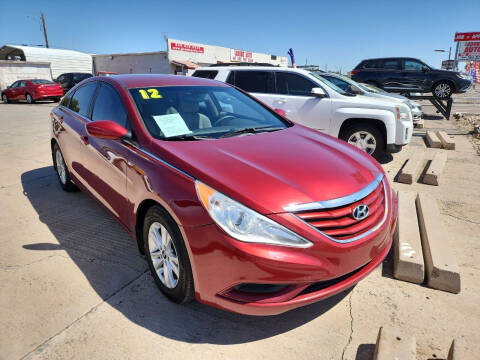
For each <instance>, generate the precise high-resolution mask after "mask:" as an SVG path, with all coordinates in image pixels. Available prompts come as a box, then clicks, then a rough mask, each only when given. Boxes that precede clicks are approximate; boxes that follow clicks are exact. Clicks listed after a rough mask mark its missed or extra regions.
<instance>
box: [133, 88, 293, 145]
mask: <svg viewBox="0 0 480 360" xmlns="http://www.w3.org/2000/svg"><path fill="white" fill-rule="evenodd" d="M130 94H131V95H132V97H133V99H134V101H135V103H136V105H137V108H138V110H139V112H140V114H141V116H142V119H143V123H144V125H145V127H146V129H147V130H148V132H149V133H150V134H151V135H152V136H153V137H154V138H156V139H161V140H208V139H215V138H220V137H228V136H241V135H245V134H253V133H259V132H267V131H276V130H281V129H284V128H286V127H289V126H291V124H290V123H289V122H287V121H286V120H283V119H282V118H281V117H280V116H279V115H277V114H276V113H275V112H273V111H271V110H269V109H267V108H265V107H264V106H262V105H260V104H259V103H258V102H256V101H255V100H253V99H252V98H250V97H249V96H247V95H245V94H243V93H242V92H240V91H238V90H236V89H234V88H231V87H220V86H165V87H149V88H135V89H130Z"/></svg>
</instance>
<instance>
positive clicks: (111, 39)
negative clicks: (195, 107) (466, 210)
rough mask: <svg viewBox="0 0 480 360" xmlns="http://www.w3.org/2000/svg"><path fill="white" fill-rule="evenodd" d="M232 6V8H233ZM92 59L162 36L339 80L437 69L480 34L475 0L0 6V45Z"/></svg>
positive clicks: (25, 0)
mask: <svg viewBox="0 0 480 360" xmlns="http://www.w3.org/2000/svg"><path fill="white" fill-rule="evenodd" d="M233 4H234V5H233ZM40 10H42V11H43V12H44V13H45V17H46V22H47V30H48V39H49V43H50V47H55V48H65V49H74V50H80V51H85V52H91V53H98V54H102V53H103V54H105V53H122V52H143V51H158V50H165V48H166V45H165V41H164V39H163V36H164V35H166V36H168V37H171V38H176V39H182V40H189V41H194V42H200V43H205V44H212V45H222V46H227V47H233V48H237V49H244V50H250V51H255V52H265V53H268V54H276V55H282V56H287V55H286V52H287V50H288V48H290V47H292V48H293V49H294V51H295V57H296V62H297V64H304V63H305V60H306V59H308V62H309V63H311V64H318V65H320V66H321V67H322V68H324V67H325V64H327V65H328V69H329V70H330V69H332V70H338V69H339V68H340V67H341V68H342V70H343V72H345V71H349V70H351V69H352V68H353V67H354V66H355V65H356V64H357V63H358V62H359V61H360V60H362V59H364V58H369V57H379V56H412V57H418V58H420V59H423V60H424V61H426V62H427V63H429V64H431V65H433V66H436V67H439V66H440V63H441V60H443V59H446V57H447V56H448V54H441V53H435V52H433V50H434V49H447V50H448V47H449V46H452V57H453V53H454V42H453V36H454V33H455V32H456V31H459V32H460V31H480V18H479V15H480V0H464V1H456V2H455V1H451V0H449V1H447V0H438V1H430V0H417V1H410V0H404V1H388V0H383V1H382V0H379V1H351V0H344V1H319V0H316V1H292V0H289V1H283V0H278V1H259V0H256V1H252V0H243V1H236V2H233V1H228V0H227V1H219V0H216V1H209V0H199V1H158V0H157V1H138V0H137V1H124V0H118V1H112V2H108V4H107V2H105V1H101V0H97V1H90V0H81V1H54V0H51V1H32V0H22V1H19V0H17V1H5V0H3V1H1V3H0V46H1V45H3V44H28V45H37V44H43V43H44V41H43V33H42V31H41V27H40V20H39V15H40Z"/></svg>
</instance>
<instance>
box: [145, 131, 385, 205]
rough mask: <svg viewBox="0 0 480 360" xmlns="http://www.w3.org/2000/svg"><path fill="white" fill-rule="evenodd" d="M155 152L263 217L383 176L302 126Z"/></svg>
mask: <svg viewBox="0 0 480 360" xmlns="http://www.w3.org/2000/svg"><path fill="white" fill-rule="evenodd" d="M152 150H153V151H154V153H155V154H156V155H158V156H159V157H161V158H162V159H164V160H166V161H167V162H169V163H170V164H172V165H173V166H175V167H177V168H178V169H180V170H182V171H184V172H186V173H187V174H189V175H191V176H192V177H194V178H195V179H198V180H200V181H202V182H204V183H206V184H207V185H209V186H211V187H213V188H214V189H216V190H218V191H220V192H222V193H224V194H226V195H227V196H230V197H231V198H233V199H235V200H237V201H239V202H241V203H242V204H244V205H246V206H248V207H250V208H252V209H254V210H256V211H258V212H260V213H262V214H271V213H280V212H284V208H285V207H286V206H288V205H292V204H302V203H309V202H313V201H320V200H329V199H335V198H338V197H343V196H346V195H349V194H352V193H354V192H357V191H359V190H361V189H363V188H364V187H365V186H367V185H368V184H369V183H371V182H372V181H373V180H374V179H375V178H376V177H377V176H378V175H379V174H380V173H383V170H382V169H381V167H380V165H379V164H378V163H377V162H376V161H375V160H374V159H373V158H371V157H370V156H369V155H367V154H366V153H364V152H362V151H360V150H358V149H356V148H354V147H353V146H350V145H348V144H347V143H345V142H343V141H340V140H338V139H335V138H333V137H331V136H328V135H325V134H321V133H319V132H317V131H315V130H312V129H309V128H306V127H304V126H301V125H298V124H296V125H294V126H292V127H290V128H287V129H284V130H280V131H275V132H270V133H260V134H255V135H246V136H239V137H234V138H225V139H218V140H204V141H175V142H173V141H161V140H154V141H153V149H152Z"/></svg>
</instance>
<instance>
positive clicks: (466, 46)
mask: <svg viewBox="0 0 480 360" xmlns="http://www.w3.org/2000/svg"><path fill="white" fill-rule="evenodd" d="M457 60H460V61H462V60H470V61H472V60H473V61H475V60H480V41H462V42H459V43H458V56H457Z"/></svg>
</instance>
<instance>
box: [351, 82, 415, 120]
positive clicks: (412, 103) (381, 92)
mask: <svg viewBox="0 0 480 360" xmlns="http://www.w3.org/2000/svg"><path fill="white" fill-rule="evenodd" d="M360 85H361V86H362V88H364V89H365V90H367V91H370V92H371V93H374V94H377V95H383V96H389V97H392V98H397V99H399V100H402V101H405V99H406V100H408V105H409V106H410V109H411V110H412V117H413V124H414V125H415V124H416V123H418V122H419V121H420V120H421V119H423V110H422V105H421V104H420V103H418V102H416V101H413V100H411V99H409V98H407V97H405V96H403V95H399V94H395V93H389V92H386V91H385V90H383V89H380V88H379V87H376V86H375V85H372V84H360ZM412 95H413V94H412Z"/></svg>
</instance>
